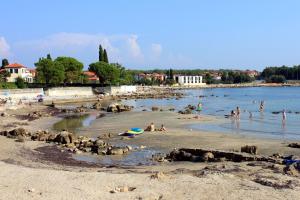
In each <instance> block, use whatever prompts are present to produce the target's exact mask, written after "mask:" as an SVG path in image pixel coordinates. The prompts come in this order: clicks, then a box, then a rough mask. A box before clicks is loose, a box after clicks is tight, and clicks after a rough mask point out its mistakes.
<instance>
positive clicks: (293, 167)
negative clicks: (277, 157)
mask: <svg viewBox="0 0 300 200" xmlns="http://www.w3.org/2000/svg"><path fill="white" fill-rule="evenodd" d="M283 171H284V173H286V174H288V175H291V176H298V175H299V172H300V163H299V162H295V163H292V164H290V165H287V166H286V167H285V168H284V169H283Z"/></svg>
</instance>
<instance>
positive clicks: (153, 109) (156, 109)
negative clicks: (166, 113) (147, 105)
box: [151, 106, 159, 111]
mask: <svg viewBox="0 0 300 200" xmlns="http://www.w3.org/2000/svg"><path fill="white" fill-rule="evenodd" d="M151 110H152V111H159V108H158V107H156V106H152V108H151Z"/></svg>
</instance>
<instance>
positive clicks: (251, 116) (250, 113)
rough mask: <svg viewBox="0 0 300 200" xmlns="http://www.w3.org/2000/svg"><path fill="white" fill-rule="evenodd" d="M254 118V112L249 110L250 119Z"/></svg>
mask: <svg viewBox="0 0 300 200" xmlns="http://www.w3.org/2000/svg"><path fill="white" fill-rule="evenodd" d="M252 118H253V115H252V112H251V111H249V119H252Z"/></svg>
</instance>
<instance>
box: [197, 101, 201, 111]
mask: <svg viewBox="0 0 300 200" xmlns="http://www.w3.org/2000/svg"><path fill="white" fill-rule="evenodd" d="M197 111H198V112H201V111H202V104H201V102H199V103H198V105H197Z"/></svg>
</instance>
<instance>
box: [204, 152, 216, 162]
mask: <svg viewBox="0 0 300 200" xmlns="http://www.w3.org/2000/svg"><path fill="white" fill-rule="evenodd" d="M214 158H215V156H214V154H213V153H212V152H206V153H204V154H203V156H202V160H203V161H212V160H213V159H214Z"/></svg>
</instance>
